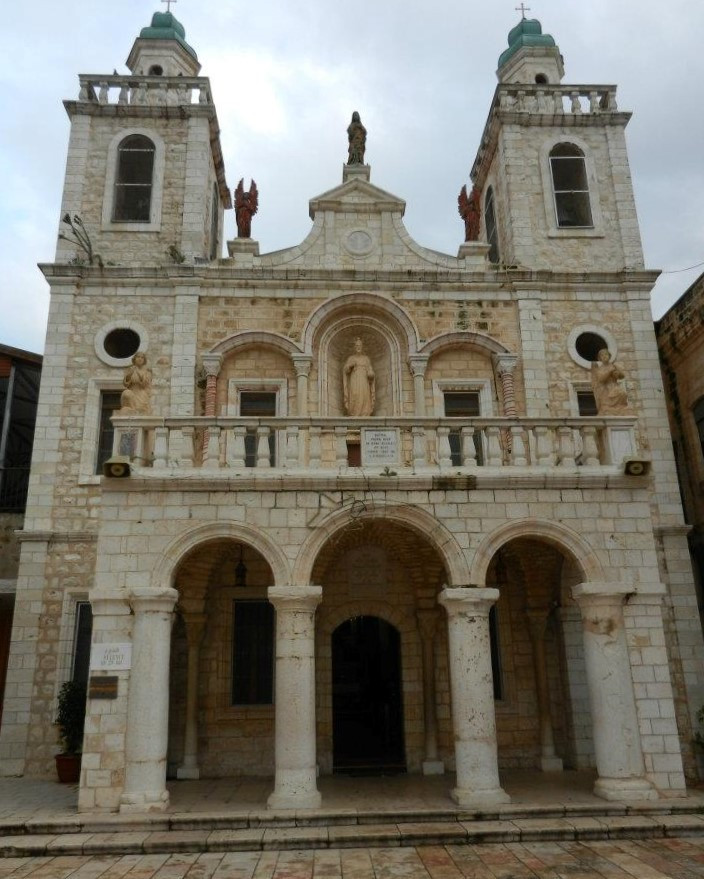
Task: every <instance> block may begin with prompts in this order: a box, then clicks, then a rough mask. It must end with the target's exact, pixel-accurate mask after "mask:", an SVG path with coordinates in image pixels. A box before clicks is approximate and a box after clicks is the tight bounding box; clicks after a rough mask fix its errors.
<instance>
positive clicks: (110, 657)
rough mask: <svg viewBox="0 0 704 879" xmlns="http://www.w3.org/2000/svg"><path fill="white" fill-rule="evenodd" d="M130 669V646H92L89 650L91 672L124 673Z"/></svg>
mask: <svg viewBox="0 0 704 879" xmlns="http://www.w3.org/2000/svg"><path fill="white" fill-rule="evenodd" d="M131 667H132V645H131V644H93V645H92V647H91V649H90V670H91V671H125V670H126V669H128V668H131Z"/></svg>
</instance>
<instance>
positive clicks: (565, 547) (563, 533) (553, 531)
mask: <svg viewBox="0 0 704 879" xmlns="http://www.w3.org/2000/svg"><path fill="white" fill-rule="evenodd" d="M519 537H520V538H529V539H535V540H544V541H545V542H546V543H548V544H550V545H551V546H553V547H555V548H556V549H558V550H560V551H562V552H563V553H567V554H568V555H569V556H570V557H571V558H572V559H573V560H574V561H575V563H576V564H577V565H578V566H579V568H580V569H581V573H582V575H583V578H584V580H595V581H601V580H603V579H604V571H603V567H602V565H601V562H600V561H599V558H598V556H597V554H596V552H595V551H594V550H593V549H592V547H591V546H589V544H588V543H587V542H586V541H585V540H584V539H583V538H582V537H581V536H580V535H579V534H577V532H576V531H573V530H572V529H571V528H568V527H567V526H566V525H562V524H560V523H558V522H551V521H549V520H547V519H515V520H513V521H512V522H508V523H507V524H506V525H502V526H500V527H499V528H497V529H496V530H494V531H492V533H491V534H489V535H487V536H486V537H485V538H484V540H482V542H481V543H480V545H479V547H478V548H477V550H476V552H475V554H474V559H473V561H472V568H471V576H470V580H469V582H470V583H472V584H473V585H477V586H483V585H485V583H486V577H487V571H488V570H489V565H490V564H491V561H492V559H493V558H494V556H495V555H496V553H497V552H498V551H499V550H500V549H501V547H502V546H504V545H505V544H507V543H508V542H509V541H511V540H515V539H516V538H519Z"/></svg>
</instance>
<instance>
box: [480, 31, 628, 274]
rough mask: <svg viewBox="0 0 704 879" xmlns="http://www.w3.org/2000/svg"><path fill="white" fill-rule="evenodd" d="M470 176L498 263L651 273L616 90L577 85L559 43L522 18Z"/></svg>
mask: <svg viewBox="0 0 704 879" xmlns="http://www.w3.org/2000/svg"><path fill="white" fill-rule="evenodd" d="M508 43H509V45H508V48H507V49H506V50H505V51H504V52H503V53H502V54H501V56H500V58H499V64H498V70H497V77H498V80H499V85H498V87H497V89H496V92H495V94H494V99H493V102H492V105H491V109H490V111H489V118H488V120H487V123H486V127H485V129H484V134H483V137H482V140H481V144H480V147H479V151H478V153H477V157H476V159H475V161H474V165H473V167H472V171H471V178H472V180H473V181H474V184H475V186H476V187H477V188H478V189H479V191H480V192H481V193H482V209H483V224H484V234H485V236H486V240H487V241H488V242H489V243H490V245H491V246H492V247H491V251H490V259H491V260H492V261H493V262H494V263H499V264H503V265H508V266H518V267H521V268H526V269H533V270H555V271H589V270H601V271H622V270H624V269H639V268H642V267H643V254H642V248H641V241H640V232H639V227H638V219H637V216H636V208H635V201H634V197H633V188H632V185H631V175H630V169H629V165H628V156H627V151H626V141H625V128H626V125H627V124H628V121H629V119H630V117H631V114H630V113H625V112H622V111H620V110H619V109H618V105H617V103H616V86H615V85H591V84H584V85H569V84H566V83H564V82H563V78H564V72H565V71H564V63H563V58H562V55H561V54H560V50H559V48H558V46H557V44H556V42H555V40H554V38H553V37H552V36H550V35H549V34H545V33H543V29H542V26H541V24H540V22H539V21H537V20H535V19H526V18H523V19H522V20H521V21H520V22H519V23H518V24H517V25H516V26H515V27H514V28H512V29H511V31H510V32H509V35H508Z"/></svg>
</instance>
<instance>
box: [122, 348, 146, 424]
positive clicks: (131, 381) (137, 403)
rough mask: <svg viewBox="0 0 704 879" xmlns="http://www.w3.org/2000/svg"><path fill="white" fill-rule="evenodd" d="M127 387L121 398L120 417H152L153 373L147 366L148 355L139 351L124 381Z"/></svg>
mask: <svg viewBox="0 0 704 879" xmlns="http://www.w3.org/2000/svg"><path fill="white" fill-rule="evenodd" d="M122 384H123V385H124V386H125V389H124V391H123V392H122V395H121V397H120V412H119V414H120V415H151V412H152V371H151V369H149V367H148V366H147V355H146V354H144V353H143V352H142V351H138V352H137V353H136V354H135V355H134V357H133V358H132V366H130V367H128V368H127V370H126V372H125V377H124V379H123V380H122Z"/></svg>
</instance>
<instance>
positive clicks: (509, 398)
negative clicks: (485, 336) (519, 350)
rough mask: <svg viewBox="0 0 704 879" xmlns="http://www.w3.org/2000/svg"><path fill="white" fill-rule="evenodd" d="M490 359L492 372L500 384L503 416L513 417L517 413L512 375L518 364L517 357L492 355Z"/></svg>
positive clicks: (512, 355)
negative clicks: (492, 366) (492, 367)
mask: <svg viewBox="0 0 704 879" xmlns="http://www.w3.org/2000/svg"><path fill="white" fill-rule="evenodd" d="M491 359H492V361H493V364H494V371H495V372H496V375H497V376H498V378H499V381H500V382H501V390H502V397H503V414H504V415H507V416H510V417H515V416H516V415H517V414H518V411H517V409H516V389H515V385H514V376H513V374H514V371H515V369H516V364H517V363H518V357H517V356H516V355H515V354H494V355H493V356H492V358H491Z"/></svg>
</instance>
